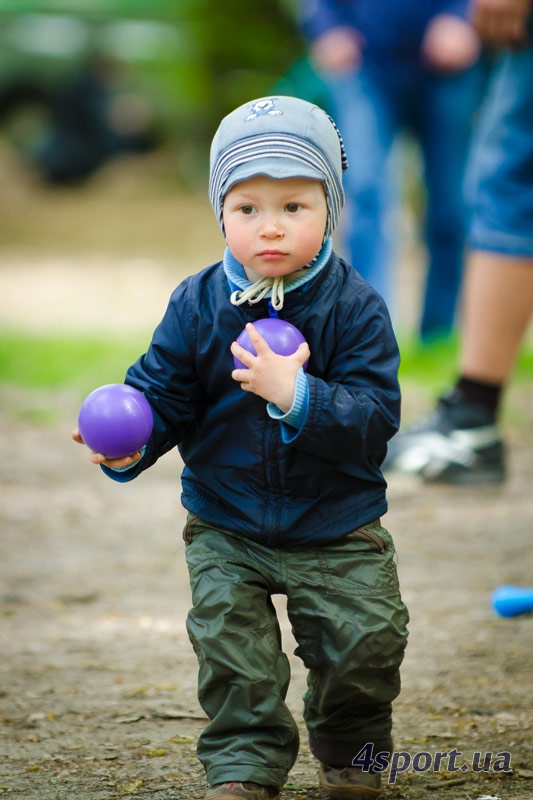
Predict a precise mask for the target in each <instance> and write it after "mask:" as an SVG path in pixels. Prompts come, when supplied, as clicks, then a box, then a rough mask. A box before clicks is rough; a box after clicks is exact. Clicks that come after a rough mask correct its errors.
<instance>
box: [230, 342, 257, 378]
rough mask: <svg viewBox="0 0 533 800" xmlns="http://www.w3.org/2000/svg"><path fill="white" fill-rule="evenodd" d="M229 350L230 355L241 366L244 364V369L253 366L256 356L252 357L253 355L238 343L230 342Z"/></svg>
mask: <svg viewBox="0 0 533 800" xmlns="http://www.w3.org/2000/svg"><path fill="white" fill-rule="evenodd" d="M230 350H231V353H232V355H234V356H235V358H237V359H238V360H239V361H240V362H241V364H244V365H245V366H246V367H251V366H253V363H254V360H255V358H256V356H254V354H253V353H250V351H249V350H246V349H245V348H244V347H243V346H242V345H240V344H239V343H238V342H232V344H231V347H230ZM241 372H242V369H241Z"/></svg>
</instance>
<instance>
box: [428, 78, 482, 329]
mask: <svg viewBox="0 0 533 800" xmlns="http://www.w3.org/2000/svg"><path fill="white" fill-rule="evenodd" d="M482 78H483V70H482V65H481V64H477V65H475V66H474V67H471V68H470V69H468V70H466V71H464V72H461V73H458V74H455V75H436V74H432V73H426V74H425V75H424V76H423V78H422V97H423V102H421V103H420V104H419V105H417V108H416V109H415V113H416V116H415V120H416V123H417V124H416V127H417V130H418V134H419V138H420V143H421V149H422V154H423V158H424V167H425V178H426V190H427V203H426V219H425V239H426V244H427V250H428V269H427V275H426V282H425V290H424V296H423V308H422V315H421V322H420V336H421V338H422V340H431V339H435V338H438V337H440V336H447V335H448V334H449V333H450V332H451V330H452V329H453V327H454V322H455V315H456V307H457V299H458V295H459V288H460V284H461V278H462V272H463V263H464V255H465V252H464V251H465V243H466V234H467V206H466V202H465V199H464V192H463V183H464V173H465V166H466V160H467V155H468V150H469V146H470V139H471V133H472V125H473V117H474V112H475V110H476V108H477V107H478V106H479V103H480V100H481V92H482Z"/></svg>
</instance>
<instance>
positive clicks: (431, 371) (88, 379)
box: [0, 330, 533, 393]
mask: <svg viewBox="0 0 533 800" xmlns="http://www.w3.org/2000/svg"><path fill="white" fill-rule="evenodd" d="M147 345H148V340H147V338H146V336H144V337H143V336H141V335H138V336H129V337H127V338H126V337H124V338H123V339H121V338H120V337H113V338H112V339H103V338H101V339H100V338H95V337H91V336H87V335H83V334H80V335H78V336H76V335H75V334H71V333H69V334H68V335H61V334H46V335H42V334H41V335H37V334H31V333H23V332H19V331H10V330H3V331H1V332H0V386H2V385H4V386H6V385H12V386H18V387H21V388H30V389H65V388H74V389H75V390H78V391H80V392H82V393H85V392H88V391H91V390H92V389H94V388H95V387H96V386H100V385H101V384H104V383H115V382H121V381H122V380H123V379H124V374H125V372H126V369H127V368H128V366H129V365H130V364H131V363H133V362H134V361H135V360H136V359H137V357H138V356H139V355H140V354H141V353H142V352H144V351H145V350H146V347H147ZM400 350H401V355H402V363H401V367H400V380H401V381H402V382H406V383H413V384H417V385H419V386H421V387H424V390H427V391H431V392H439V391H441V390H443V389H445V388H446V385H447V383H449V381H451V380H452V379H454V378H455V377H456V375H455V373H456V370H457V352H458V342H457V340H456V339H454V338H450V339H445V340H440V341H437V342H434V343H433V344H431V345H421V344H420V343H419V342H418V341H417V340H415V339H409V338H407V337H400ZM532 380H533V343H532V342H530V341H527V342H526V343H525V346H524V348H523V349H522V352H521V354H520V357H519V359H518V362H517V365H516V369H515V371H514V374H513V381H514V382H517V383H521V382H529V383H531V381H532Z"/></svg>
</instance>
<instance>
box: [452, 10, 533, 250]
mask: <svg viewBox="0 0 533 800" xmlns="http://www.w3.org/2000/svg"><path fill="white" fill-rule="evenodd" d="M531 27H532V28H533V25H532V26H531ZM532 33H533V31H532ZM467 187H468V191H469V194H470V197H471V203H472V225H471V231H470V244H471V246H472V247H473V248H475V249H480V250H490V251H493V252H499V253H506V254H508V255H512V256H517V257H526V258H533V46H529V47H528V48H527V49H526V50H522V51H519V52H515V53H511V52H504V53H502V54H501V55H500V56H499V58H498V61H497V62H496V64H495V66H494V70H493V73H492V75H491V81H490V85H489V90H488V92H487V98H486V102H485V104H484V107H483V109H482V113H481V118H480V123H479V125H478V128H477V131H476V136H475V138H474V141H473V150H472V160H471V164H470V167H469V171H468V179H467Z"/></svg>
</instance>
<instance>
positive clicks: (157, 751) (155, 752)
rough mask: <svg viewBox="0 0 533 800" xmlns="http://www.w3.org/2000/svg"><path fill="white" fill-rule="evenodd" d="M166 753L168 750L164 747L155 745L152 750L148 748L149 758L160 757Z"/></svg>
mask: <svg viewBox="0 0 533 800" xmlns="http://www.w3.org/2000/svg"><path fill="white" fill-rule="evenodd" d="M166 754H167V751H166V750H164V749H163V748H162V747H153V748H152V749H151V750H148V758H159V757H160V756H166Z"/></svg>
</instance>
